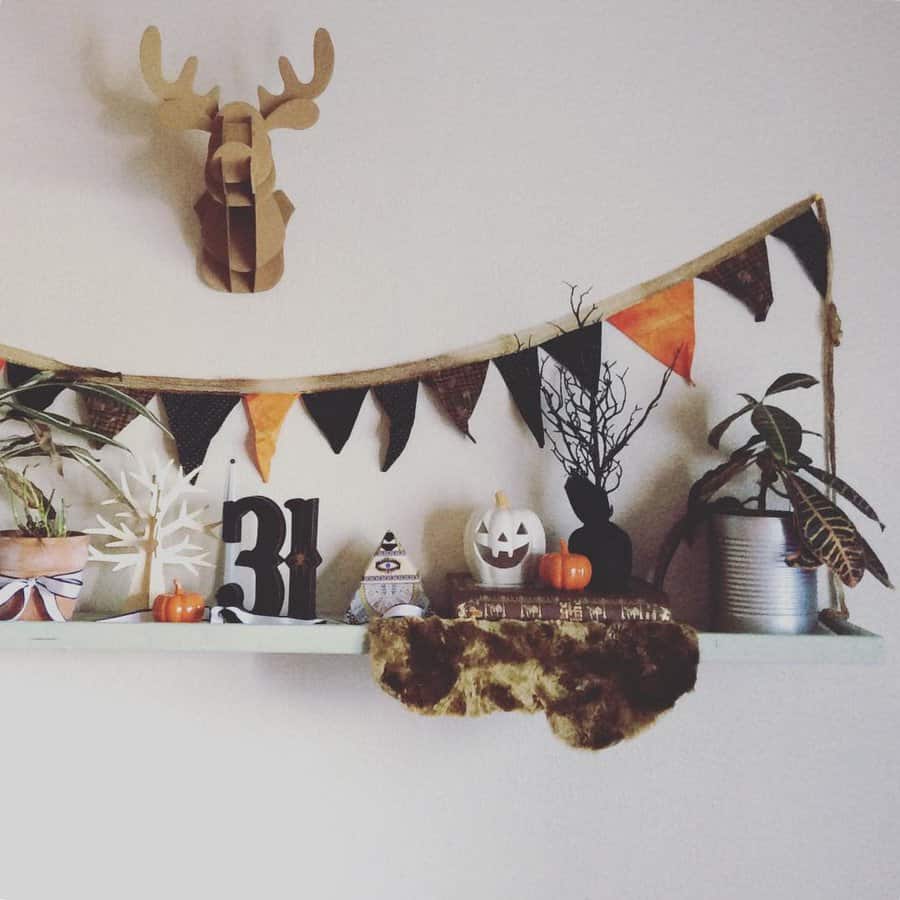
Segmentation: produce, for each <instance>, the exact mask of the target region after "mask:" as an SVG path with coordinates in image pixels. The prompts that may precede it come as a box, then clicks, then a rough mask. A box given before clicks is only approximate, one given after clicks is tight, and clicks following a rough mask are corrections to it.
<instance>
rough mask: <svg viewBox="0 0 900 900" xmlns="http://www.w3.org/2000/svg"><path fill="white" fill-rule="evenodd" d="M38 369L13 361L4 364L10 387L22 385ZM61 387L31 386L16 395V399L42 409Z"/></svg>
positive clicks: (32, 376) (58, 393)
mask: <svg viewBox="0 0 900 900" xmlns="http://www.w3.org/2000/svg"><path fill="white" fill-rule="evenodd" d="M38 372H40V369H32V368H31V367H30V366H20V365H17V364H16V363H14V362H7V364H6V380H7V382H9V386H10V387H14V388H17V387H22V385H23V384H25V382H26V381H28V380H29V379H31V378H34V376H35V375H37V374H38ZM62 390H63V389H62V388H61V387H40V388H32V390H30V391H22V393H21V394H17V395H16V400H17V402H19V403H22V404H23V405H25V406H30V407H31V408H32V409H40V410H44V409H46V408H47V407H48V406H50V404H51V403H53V401H54V400H55V399H56V398H57V397H58V396H59V395H60V392H61V391H62Z"/></svg>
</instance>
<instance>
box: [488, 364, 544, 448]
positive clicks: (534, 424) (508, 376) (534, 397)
mask: <svg viewBox="0 0 900 900" xmlns="http://www.w3.org/2000/svg"><path fill="white" fill-rule="evenodd" d="M494 365H495V366H496V367H497V371H498V372H499V373H500V375H501V376H502V378H503V380H504V382H506V386H507V388H509V393H510V394H511V395H512V398H513V400H514V401H515V404H516V407H517V408H518V410H519V412H520V413H521V415H522V418H523V419H524V420H525V424H526V425H527V426H528V428H529V429H530V431H531V433H532V434H533V435H534V439H535V440H536V441H537V445H538V447H543V446H544V417H543V415H542V414H541V365H540V362H539V361H538V352H537V347H529V348H528V349H526V350H520V351H519V352H518V353H510V354H509V356H498V357H497V358H496V359H495V360H494Z"/></svg>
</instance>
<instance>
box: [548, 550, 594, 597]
mask: <svg viewBox="0 0 900 900" xmlns="http://www.w3.org/2000/svg"><path fill="white" fill-rule="evenodd" d="M538 575H540V578H541V581H542V582H543V583H544V584H545V585H547V587H554V588H556V589H557V590H558V591H579V590H581V589H582V588H585V587H587V586H588V584H590V581H591V575H592V572H591V561H590V560H589V559H588V558H587V557H586V556H582V555H581V554H579V553H569V542H568V541H565V540H560V542H559V553H545V554H544V555H543V556H542V557H541V562H540V566H539V567H538Z"/></svg>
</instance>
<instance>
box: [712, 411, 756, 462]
mask: <svg viewBox="0 0 900 900" xmlns="http://www.w3.org/2000/svg"><path fill="white" fill-rule="evenodd" d="M755 406H756V403H755V402H753V403H748V404H747V405H746V406H742V407H741V408H740V409H739V410H738V411H737V412H736V413H732V414H731V415H730V416H726V417H725V418H724V419H722V421H721V422H719V424H718V425H716V426H715V428H713V429H712V431H710V433H709V436H708V437H707V438H706V440H707V441H708V442H709V444H710V446H711V447H715V448H716V450H718V449H719V442H720V441H721V440H722V435H723V434H725V432H726V430H727V429H728V428H729V426H730V425H731V424H732V422H736V421H737V420H738V419H739V418H740V417H741V416H743V415H746V414H747V413H748V412H750V410H751V409H753V408H754V407H755Z"/></svg>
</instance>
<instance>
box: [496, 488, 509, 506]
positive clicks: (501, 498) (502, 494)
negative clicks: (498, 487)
mask: <svg viewBox="0 0 900 900" xmlns="http://www.w3.org/2000/svg"><path fill="white" fill-rule="evenodd" d="M494 500H495V502H496V503H497V509H509V497H507V496H506V491H497V493H496V494H494Z"/></svg>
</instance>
